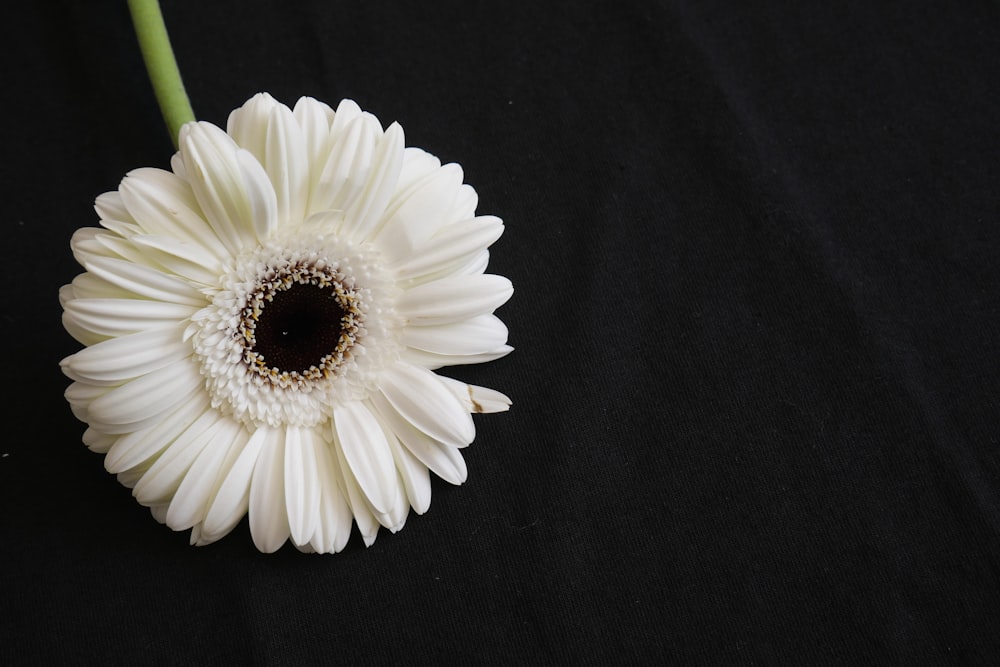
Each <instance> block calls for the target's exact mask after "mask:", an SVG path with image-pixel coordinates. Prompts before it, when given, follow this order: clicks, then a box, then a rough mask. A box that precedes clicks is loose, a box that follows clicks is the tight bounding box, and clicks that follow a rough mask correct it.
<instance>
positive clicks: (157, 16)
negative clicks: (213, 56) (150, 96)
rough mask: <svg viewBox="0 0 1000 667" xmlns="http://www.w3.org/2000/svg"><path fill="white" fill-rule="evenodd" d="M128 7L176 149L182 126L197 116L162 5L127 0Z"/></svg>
mask: <svg viewBox="0 0 1000 667" xmlns="http://www.w3.org/2000/svg"><path fill="white" fill-rule="evenodd" d="M128 7H129V11H130V12H131V13H132V23H133V24H134V25H135V34H136V37H138V39H139V49H140V50H141V51H142V58H143V60H144V61H145V62H146V71H147V72H148V73H149V80H150V82H151V83H152V84H153V92H154V93H155V94H156V101H157V103H158V104H159V105H160V111H161V112H162V113H163V120H164V121H165V122H166V124H167V130H168V131H169V132H170V139H171V141H173V142H174V147H175V148H176V147H177V137H178V133H179V132H180V129H181V125H183V124H184V123H187V122H190V121H193V120H195V116H194V111H193V110H192V109H191V102H190V101H189V100H188V96H187V92H186V91H185V90H184V82H183V81H182V80H181V73H180V70H179V69H178V68H177V60H176V59H175V58H174V51H173V48H171V46H170V37H169V36H168V35H167V27H166V25H164V23H163V13H162V12H161V11H160V4H159V2H157V0H128Z"/></svg>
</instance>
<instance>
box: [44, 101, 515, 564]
mask: <svg viewBox="0 0 1000 667" xmlns="http://www.w3.org/2000/svg"><path fill="white" fill-rule="evenodd" d="M171 167H172V171H164V170H160V169H137V170H135V171H133V172H130V173H129V174H128V175H127V176H126V177H125V179H124V180H123V181H122V183H121V185H120V186H119V188H118V190H117V191H116V192H109V193H106V194H104V195H101V196H100V197H99V198H98V199H97V204H96V210H97V213H98V215H99V216H100V219H101V228H85V229H81V230H79V231H78V232H77V233H76V234H75V235H74V237H73V240H72V248H73V252H74V256H75V257H76V259H77V261H79V262H80V264H81V265H82V266H83V267H84V268H85V269H86V271H85V272H84V273H83V274H81V275H79V276H77V278H76V279H75V280H74V281H73V283H72V284H70V285H66V286H65V287H63V289H62V291H61V293H60V300H61V302H62V305H63V308H64V314H63V322H64V324H65V326H66V329H67V330H68V331H69V332H70V334H71V335H72V336H73V337H74V338H76V339H77V340H78V341H80V342H81V343H82V344H84V345H86V346H87V347H86V348H85V349H83V350H81V351H80V352H77V353H76V354H74V355H72V356H70V357H68V358H66V359H65V360H63V362H62V368H63V371H64V372H65V373H66V375H67V376H69V378H70V379H72V380H73V383H72V384H71V385H70V387H69V388H68V389H67V391H66V397H67V399H68V400H69V402H70V405H71V407H72V409H73V412H74V414H75V415H76V416H77V417H78V418H79V419H80V420H82V421H84V422H86V423H87V424H88V425H89V428H88V429H87V430H86V432H85V434H84V438H83V439H84V442H85V443H86V444H87V445H88V446H89V447H90V448H91V449H92V450H94V451H96V452H100V453H103V454H105V455H106V456H105V466H106V467H107V469H108V471H110V472H112V473H115V474H116V475H117V476H118V479H119V480H120V481H121V482H122V483H123V484H125V485H126V486H128V487H130V488H132V489H133V495H134V496H135V497H136V499H137V500H138V501H139V502H140V503H142V504H143V505H146V506H148V507H150V508H151V510H152V512H153V515H154V516H155V517H156V518H157V519H158V520H159V521H162V522H164V523H166V524H167V525H168V526H169V527H170V528H172V529H174V530H187V529H189V528H190V529H192V533H191V542H192V543H193V544H207V543H210V542H213V541H215V540H217V539H219V538H220V537H222V536H224V535H226V534H227V533H228V532H229V531H231V530H232V529H233V527H234V526H236V524H237V523H238V522H239V521H240V519H241V518H242V517H243V516H244V515H245V514H246V513H247V512H249V515H250V530H251V533H252V535H253V540H254V543H255V544H256V545H257V548H259V549H260V550H261V551H266V552H271V551H275V550H276V549H278V548H279V547H281V545H282V544H284V542H285V541H286V540H287V539H290V540H291V541H292V543H293V544H294V545H295V546H296V547H298V548H300V549H302V550H304V551H318V552H336V551H339V550H341V549H342V548H343V547H344V545H345V544H346V542H347V540H348V537H349V535H350V532H351V523H352V521H356V522H357V524H358V528H359V529H360V532H361V535H362V536H363V538H364V541H365V544H368V545H370V544H371V543H372V542H373V541H374V540H375V537H376V533H377V532H378V528H379V526H380V525H382V526H385V527H386V528H389V529H390V530H391V531H393V532H395V531H396V530H399V529H400V528H401V527H402V526H403V523H404V522H405V520H406V516H407V514H408V512H409V509H410V508H411V507H412V508H413V510H414V511H416V512H417V513H423V512H424V511H425V510H427V508H428V506H429V504H430V491H431V486H430V477H429V474H428V473H429V471H431V472H434V473H435V474H437V475H438V476H439V477H441V478H443V479H445V480H446V481H448V482H451V483H452V484H461V483H462V482H463V481H464V480H465V477H466V468H465V463H464V461H463V459H462V455H461V452H460V449H461V448H462V447H465V446H466V445H468V444H469V443H470V442H472V440H473V438H474V436H475V427H474V425H473V422H472V417H471V413H472V412H498V411H502V410H506V409H507V408H508V406H509V405H510V401H509V399H507V397H506V396H504V395H503V394H501V393H499V392H496V391H493V390H490V389H486V388H483V387H477V386H474V385H466V384H464V383H462V382H458V381H456V380H452V379H449V378H446V377H443V376H439V375H437V374H435V373H433V372H432V370H433V369H436V368H439V367H442V366H448V365H454V364H469V363H479V362H484V361H489V360H492V359H497V358H499V357H502V356H504V355H506V354H507V353H508V352H510V351H511V348H510V347H508V346H507V344H506V343H507V329H506V327H505V326H504V325H503V323H502V322H501V321H500V320H499V319H497V318H496V317H495V316H494V315H493V311H494V310H495V309H496V308H497V307H499V306H500V305H502V304H503V303H505V302H506V301H507V300H508V299H509V298H510V296H511V293H512V287H511V284H510V282H509V281H508V280H507V279H506V278H503V277H501V276H496V275H489V274H486V273H484V271H485V269H486V264H487V260H488V257H489V253H488V251H487V247H488V246H490V245H491V244H492V243H493V242H494V241H496V240H497V238H499V237H500V235H501V233H502V232H503V223H502V222H501V221H500V220H499V219H498V218H495V217H492V216H476V215H475V209H476V204H477V197H476V193H475V191H474V190H473V189H472V188H471V187H469V186H468V185H464V184H463V183H462V180H463V174H462V170H461V168H460V167H459V166H458V165H455V164H446V165H442V164H441V163H440V161H439V160H438V159H437V158H435V157H434V156H432V155H429V154H428V153H426V152H424V151H422V150H419V149H416V148H404V146H403V130H402V129H401V128H400V127H399V125H397V124H395V123H394V124H392V125H391V126H389V127H388V128H387V129H385V130H383V129H382V126H381V125H380V124H379V122H378V120H377V119H376V118H375V117H374V116H372V115H371V114H369V113H365V112H362V111H361V109H359V108H358V106H357V105H356V104H355V103H354V102H352V101H350V100H345V101H343V102H341V103H340V105H339V106H338V107H337V110H336V112H334V111H333V110H332V109H331V108H330V107H328V106H326V105H325V104H322V103H320V102H317V101H316V100H313V99H310V98H302V99H300V100H299V101H298V103H297V104H296V105H295V108H294V110H293V109H289V108H288V107H286V106H284V105H282V104H279V103H278V102H276V101H275V100H274V99H272V98H271V97H270V96H268V95H266V94H259V95H257V96H255V97H253V98H252V99H251V100H249V101H248V102H247V103H246V104H244V105H243V107H241V108H240V109H237V110H236V111H234V112H233V113H232V114H231V115H230V116H229V123H228V127H227V130H226V132H223V131H222V130H221V129H219V128H217V127H216V126H214V125H211V124H209V123H204V122H199V123H189V124H187V125H185V126H184V127H183V128H182V129H181V132H180V140H179V150H178V152H177V154H176V155H174V157H173V160H172V161H171Z"/></svg>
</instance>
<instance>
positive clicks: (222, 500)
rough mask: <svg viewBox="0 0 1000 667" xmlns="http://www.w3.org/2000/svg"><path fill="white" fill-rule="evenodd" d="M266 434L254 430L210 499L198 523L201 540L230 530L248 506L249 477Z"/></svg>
mask: <svg viewBox="0 0 1000 667" xmlns="http://www.w3.org/2000/svg"><path fill="white" fill-rule="evenodd" d="M269 437H270V431H269V430H268V429H266V428H258V429H256V430H255V431H254V432H253V434H252V435H251V436H250V438H249V439H248V440H247V442H246V444H245V445H244V446H243V448H242V450H241V451H240V452H239V455H238V456H237V458H236V460H235V461H234V462H233V465H232V468H230V470H229V472H228V474H227V475H226V478H225V480H224V481H223V482H222V485H221V486H220V487H219V491H218V493H216V495H215V498H214V500H212V502H211V505H210V506H209V508H208V511H207V512H206V513H205V520H204V522H203V523H202V535H201V536H202V539H208V540H212V541H214V540H216V539H218V538H220V537H222V536H223V535H226V534H227V533H229V531H231V530H232V529H233V528H234V527H235V526H236V524H238V523H239V522H240V519H242V518H243V516H244V515H245V514H246V513H247V510H248V509H249V506H250V479H251V477H252V476H253V471H254V468H255V467H256V465H257V458H258V457H259V456H260V452H261V450H262V449H263V448H264V444H265V443H266V442H267V441H268V438H269Z"/></svg>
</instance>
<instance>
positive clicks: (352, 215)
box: [344, 123, 404, 239]
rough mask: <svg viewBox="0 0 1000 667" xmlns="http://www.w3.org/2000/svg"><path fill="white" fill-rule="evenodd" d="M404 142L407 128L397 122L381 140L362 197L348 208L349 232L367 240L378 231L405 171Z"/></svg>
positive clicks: (346, 230) (346, 231)
mask: <svg viewBox="0 0 1000 667" xmlns="http://www.w3.org/2000/svg"><path fill="white" fill-rule="evenodd" d="M403 142H404V138H403V128H401V127H400V126H399V125H398V124H397V123H393V124H392V125H390V126H389V129H387V130H386V131H385V134H384V135H382V136H381V137H379V139H378V145H377V146H376V148H375V154H374V156H373V158H372V159H373V166H372V173H371V175H370V176H369V177H368V182H367V184H366V185H365V187H364V190H363V191H362V192H361V194H360V196H359V197H358V198H357V199H356V200H355V201H354V203H353V204H352V205H351V206H350V208H348V209H347V213H346V216H345V217H346V219H347V221H348V225H347V226H345V229H344V231H345V233H349V234H353V235H354V236H355V238H359V239H367V238H368V237H369V236H370V235H371V233H372V232H374V231H375V228H376V225H377V224H378V223H379V221H380V220H381V219H382V214H383V212H384V211H385V207H386V204H388V203H389V197H390V196H391V195H392V193H393V192H394V191H395V189H396V183H397V181H398V180H399V172H400V170H401V169H402V168H403Z"/></svg>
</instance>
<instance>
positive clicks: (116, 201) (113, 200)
mask: <svg viewBox="0 0 1000 667" xmlns="http://www.w3.org/2000/svg"><path fill="white" fill-rule="evenodd" d="M94 210H95V211H96V212H97V217H99V218H100V219H102V220H117V221H120V222H126V223H134V222H135V219H134V218H133V217H132V216H131V214H129V212H128V209H127V208H126V207H125V202H123V201H122V195H121V193H120V192H118V191H117V190H115V191H114V192H105V193H104V194H102V195H100V196H99V197H98V198H97V200H96V201H95V202H94Z"/></svg>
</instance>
